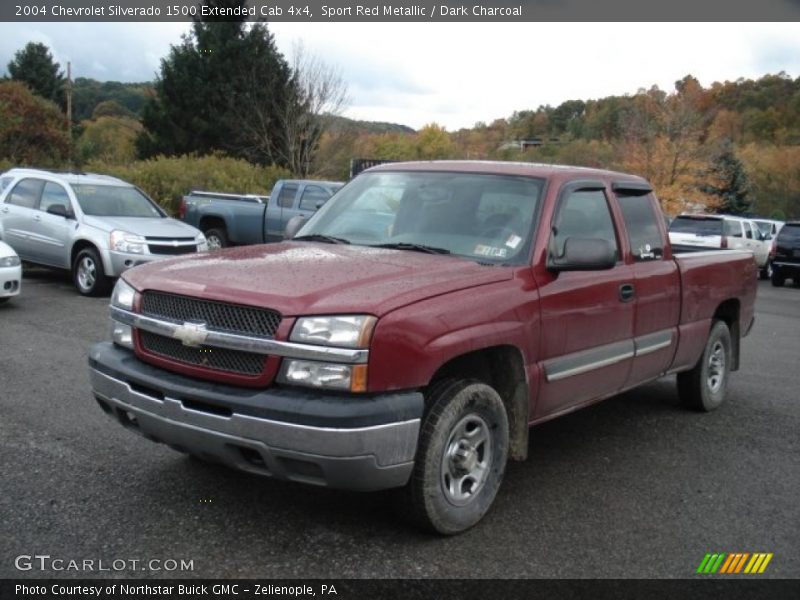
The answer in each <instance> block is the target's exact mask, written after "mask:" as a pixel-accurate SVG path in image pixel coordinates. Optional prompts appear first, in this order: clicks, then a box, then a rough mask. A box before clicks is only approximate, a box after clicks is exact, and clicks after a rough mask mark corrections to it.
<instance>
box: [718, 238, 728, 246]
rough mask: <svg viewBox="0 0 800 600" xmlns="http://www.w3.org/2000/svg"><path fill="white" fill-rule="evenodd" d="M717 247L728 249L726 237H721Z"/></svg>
mask: <svg viewBox="0 0 800 600" xmlns="http://www.w3.org/2000/svg"><path fill="white" fill-rule="evenodd" d="M719 247H720V248H727V247H728V238H727V236H724V235H723V236H722V238H721V239H720V242H719Z"/></svg>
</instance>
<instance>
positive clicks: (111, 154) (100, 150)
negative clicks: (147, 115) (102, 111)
mask: <svg viewBox="0 0 800 600" xmlns="http://www.w3.org/2000/svg"><path fill="white" fill-rule="evenodd" d="M95 112H97V111H95ZM141 130H142V125H141V123H139V121H137V120H135V119H131V118H129V117H125V116H102V115H101V116H99V117H98V118H97V119H95V120H93V121H85V122H84V123H83V133H81V136H80V138H78V142H77V144H76V148H77V155H78V157H79V159H80V161H81V162H86V161H89V160H93V159H97V160H101V161H103V162H105V163H108V164H114V165H121V164H128V163H131V162H133V161H134V159H135V158H136V138H137V136H138V135H139V133H140V132H141Z"/></svg>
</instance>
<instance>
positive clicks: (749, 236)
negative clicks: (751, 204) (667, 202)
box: [669, 214, 769, 277]
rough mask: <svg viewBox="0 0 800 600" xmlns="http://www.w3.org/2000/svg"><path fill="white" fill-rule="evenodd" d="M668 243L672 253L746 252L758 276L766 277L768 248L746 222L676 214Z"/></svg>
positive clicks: (737, 218) (671, 225)
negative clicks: (754, 262)
mask: <svg viewBox="0 0 800 600" xmlns="http://www.w3.org/2000/svg"><path fill="white" fill-rule="evenodd" d="M669 241H670V243H671V244H672V248H673V250H675V251H676V252H699V251H703V250H724V249H735V250H749V251H750V252H752V253H753V256H754V257H755V261H756V264H757V265H758V268H759V274H760V275H761V276H762V277H766V275H765V273H766V269H767V264H768V258H769V247H768V246H766V245H764V244H763V243H762V242H761V233H760V231H759V229H758V227H757V226H756V225H755V223H753V222H752V221H751V220H750V219H745V218H742V217H734V216H729V215H702V214H684V215H678V216H677V217H675V219H673V221H672V223H671V224H670V226H669Z"/></svg>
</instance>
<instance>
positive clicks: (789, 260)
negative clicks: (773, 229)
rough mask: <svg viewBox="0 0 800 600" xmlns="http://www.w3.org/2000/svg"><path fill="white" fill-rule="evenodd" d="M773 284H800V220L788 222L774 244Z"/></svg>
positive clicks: (772, 252) (778, 285)
mask: <svg viewBox="0 0 800 600" xmlns="http://www.w3.org/2000/svg"><path fill="white" fill-rule="evenodd" d="M771 254H772V256H771V258H772V285H774V286H776V287H780V286H782V285H783V283H784V282H785V281H786V279H793V280H794V283H795V284H800V221H794V222H790V223H786V225H784V226H783V228H782V229H781V231H780V233H779V234H778V237H777V238H775V242H774V243H773V245H772V251H771Z"/></svg>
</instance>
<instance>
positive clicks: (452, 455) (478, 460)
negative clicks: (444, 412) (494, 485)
mask: <svg viewBox="0 0 800 600" xmlns="http://www.w3.org/2000/svg"><path fill="white" fill-rule="evenodd" d="M493 446H494V440H493V439H492V431H491V429H490V428H489V425H488V424H487V423H486V421H485V420H484V419H483V418H482V417H480V416H478V415H476V414H469V415H467V416H465V417H463V418H462V419H461V420H460V421H459V422H458V423H456V425H455V426H454V427H453V429H452V430H451V431H450V435H449V436H448V438H447V444H445V447H444V452H443V453H442V464H441V473H440V478H439V480H440V483H441V486H442V491H443V492H444V495H445V498H447V501H448V502H450V503H451V504H454V505H456V506H464V505H465V504H469V503H470V502H472V501H473V500H474V499H475V497H476V496H477V495H478V493H479V492H480V491H481V490H482V489H483V486H484V484H485V483H486V480H487V479H488V476H489V471H490V469H491V464H492V454H493Z"/></svg>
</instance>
